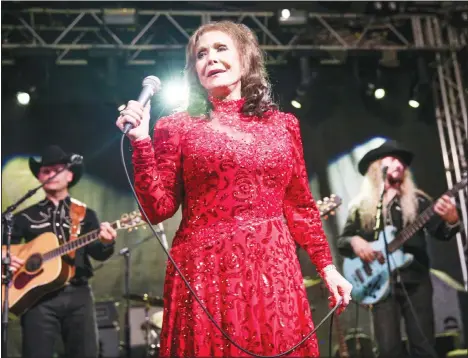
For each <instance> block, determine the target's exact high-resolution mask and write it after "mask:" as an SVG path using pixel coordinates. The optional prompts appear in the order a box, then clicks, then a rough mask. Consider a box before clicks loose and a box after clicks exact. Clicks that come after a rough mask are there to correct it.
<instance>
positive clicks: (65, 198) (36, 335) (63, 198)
mask: <svg viewBox="0 0 468 358" xmlns="http://www.w3.org/2000/svg"><path fill="white" fill-rule="evenodd" d="M71 157H72V154H71V153H65V152H64V151H63V150H62V149H61V148H60V147H58V146H54V145H52V146H49V147H47V148H46V149H45V150H44V152H43V153H42V158H41V160H40V161H37V160H35V159H34V158H30V159H29V168H30V169H31V172H32V173H33V174H34V176H35V177H36V178H37V179H38V180H39V181H40V182H41V183H44V182H45V181H46V180H47V179H49V178H50V177H52V176H54V175H55V174H56V173H57V171H59V170H61V169H63V168H64V167H65V165H66V164H67V163H70V161H71ZM82 174H83V165H82V164H81V163H80V164H74V165H73V166H71V167H70V168H69V169H65V170H64V171H62V172H61V173H60V174H59V175H57V176H56V177H55V178H54V179H52V181H50V182H49V183H46V184H45V185H44V187H43V189H44V192H45V195H46V198H45V199H44V200H42V201H40V202H39V203H37V204H35V205H33V206H30V207H28V208H27V209H25V210H23V211H21V212H19V213H17V214H16V215H15V217H14V227H13V235H12V238H11V242H12V244H19V243H20V242H21V239H24V241H25V242H29V241H31V240H34V239H35V238H36V237H37V236H39V235H40V234H43V233H45V232H53V233H54V234H55V235H56V236H57V238H58V239H59V241H61V242H66V241H67V240H68V239H69V228H70V208H69V206H70V202H71V198H70V194H69V192H68V190H69V188H70V187H72V186H73V185H75V184H76V183H78V181H79V180H80V178H81V176H82ZM96 229H100V239H101V240H98V241H95V242H93V243H92V244H90V245H88V246H85V247H83V248H81V249H78V250H77V251H76V253H75V259H74V266H75V276H74V277H73V278H72V279H71V281H70V282H69V284H67V285H66V286H65V287H63V288H61V289H59V290H57V291H54V292H53V293H52V294H48V295H46V296H44V297H43V298H41V299H40V301H39V302H38V303H37V304H35V305H34V306H32V307H31V308H30V309H29V310H28V311H26V313H24V314H23V315H22V316H21V327H22V333H23V344H22V347H23V354H22V357H26V358H28V357H34V358H46V357H47V358H50V357H52V356H53V354H54V344H55V341H56V339H57V338H58V337H60V336H61V337H62V338H63V341H64V347H65V354H66V357H76V358H78V357H79V358H83V357H86V358H88V357H89V358H91V357H97V356H98V344H97V325H96V318H95V311H94V300H93V296H92V292H91V289H90V286H89V285H88V280H89V278H90V277H91V276H92V274H93V272H92V266H91V263H90V260H89V256H91V257H92V258H93V259H95V260H99V261H104V260H106V259H108V258H109V257H110V256H111V255H112V254H113V252H114V239H115V237H116V231H115V230H114V229H113V228H112V227H111V226H110V224H109V223H101V224H99V221H98V218H97V216H96V213H95V212H94V211H93V210H91V209H89V208H86V215H85V218H84V219H83V221H82V222H81V233H80V234H85V233H87V232H90V231H93V230H96ZM23 263H24V262H22V261H21V260H20V259H19V258H17V257H12V264H11V268H12V271H13V272H15V271H16V270H18V269H19V267H21V265H22V264H23Z"/></svg>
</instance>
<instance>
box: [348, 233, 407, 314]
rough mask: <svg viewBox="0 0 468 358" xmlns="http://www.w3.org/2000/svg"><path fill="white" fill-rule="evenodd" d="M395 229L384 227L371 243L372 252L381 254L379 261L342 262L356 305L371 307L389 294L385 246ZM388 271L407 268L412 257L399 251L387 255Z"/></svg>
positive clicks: (392, 238) (354, 260)
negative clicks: (376, 238) (377, 237)
mask: <svg viewBox="0 0 468 358" xmlns="http://www.w3.org/2000/svg"><path fill="white" fill-rule="evenodd" d="M395 233H396V228H395V227H393V226H386V227H385V228H384V230H383V231H381V232H380V235H379V239H378V240H376V241H374V242H371V243H370V244H371V246H372V248H373V249H374V251H378V252H381V253H382V255H381V256H380V257H381V259H376V260H374V261H372V262H370V263H367V262H364V261H362V260H361V259H360V258H359V257H354V258H346V259H345V260H344V261H343V275H344V277H345V278H346V279H347V280H348V281H349V282H350V283H351V284H352V285H353V290H352V291H351V297H352V298H353V300H355V301H356V302H358V303H361V304H365V305H372V304H375V303H377V302H379V301H381V300H383V299H384V298H385V297H386V296H387V295H388V294H389V293H390V280H389V278H390V277H389V274H388V267H387V263H386V257H387V255H386V246H385V238H386V239H387V244H390V243H391V242H392V241H393V240H394V239H395ZM384 235H385V236H384ZM389 260H390V271H391V272H393V271H394V270H396V269H397V268H403V267H406V266H408V265H409V264H410V263H411V262H412V261H413V255H411V254H407V253H404V252H403V251H402V250H401V249H399V250H396V251H394V252H391V253H390V254H389Z"/></svg>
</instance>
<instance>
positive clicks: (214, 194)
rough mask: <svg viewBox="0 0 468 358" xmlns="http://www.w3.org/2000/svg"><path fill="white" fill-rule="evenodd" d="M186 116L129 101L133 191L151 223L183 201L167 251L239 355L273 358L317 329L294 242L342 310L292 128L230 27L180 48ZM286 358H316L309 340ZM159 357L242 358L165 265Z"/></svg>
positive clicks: (248, 34)
mask: <svg viewBox="0 0 468 358" xmlns="http://www.w3.org/2000/svg"><path fill="white" fill-rule="evenodd" d="M186 78H187V80H188V84H189V88H190V99H189V104H188V109H187V111H181V112H177V113H174V114H172V115H170V116H168V117H164V118H161V119H159V120H158V121H157V123H156V128H155V132H154V138H153V141H151V138H150V137H149V135H148V132H149V117H150V115H149V106H147V107H146V108H143V107H142V105H141V104H139V103H138V102H135V101H130V102H128V104H127V106H126V108H125V109H124V110H123V111H122V112H121V115H120V117H119V118H118V119H117V126H118V127H119V128H120V129H122V128H123V126H124V124H125V123H131V124H132V125H133V127H134V128H133V129H132V130H130V131H129V132H128V134H127V135H128V137H129V138H130V140H131V142H132V146H133V157H132V161H133V166H134V172H135V187H136V191H137V194H138V197H139V199H140V200H141V203H142V205H143V208H144V210H145V212H146V213H147V214H148V216H149V218H150V220H151V223H152V224H156V223H159V222H161V221H163V220H165V219H167V218H169V217H171V216H172V215H174V213H175V212H176V210H177V209H178V207H179V205H180V204H182V221H181V224H180V227H179V229H178V231H177V233H176V235H175V237H174V240H173V245H172V248H171V254H172V256H173V257H174V259H175V261H176V263H177V265H179V267H180V268H181V271H182V273H183V275H184V276H185V277H186V278H187V279H188V281H189V282H190V285H191V286H192V287H193V289H194V291H195V292H196V294H197V295H198V296H199V297H200V298H201V300H202V302H203V304H204V305H205V306H206V307H207V309H208V311H209V312H210V313H211V314H212V315H213V317H214V318H215V320H216V321H217V322H218V323H219V325H220V326H221V327H222V328H223V329H224V330H225V331H226V332H227V333H228V334H229V336H230V337H232V339H233V340H234V341H235V342H236V343H238V344H240V346H242V347H243V348H245V349H247V350H250V351H252V352H255V353H256V354H262V355H271V354H278V353H281V352H284V351H286V350H287V349H289V348H291V347H292V346H293V345H295V344H296V343H298V342H299V341H301V339H302V338H303V337H304V336H305V335H306V334H308V333H309V332H310V331H311V330H313V328H314V325H313V322H312V318H311V313H310V308H309V302H308V300H307V295H306V292H305V288H304V285H303V277H302V274H301V269H300V266H299V261H298V259H297V256H296V251H295V241H297V242H298V243H299V244H300V245H301V246H302V247H303V248H304V249H305V250H306V251H307V253H308V254H309V255H310V258H311V260H312V262H313V263H314V264H315V266H316V267H317V270H318V272H319V273H320V275H321V276H322V278H323V279H324V281H325V283H326V284H327V286H328V288H329V290H330V292H331V297H330V301H331V303H332V304H334V303H335V302H337V300H338V299H339V298H340V297H343V308H344V307H345V306H346V305H348V303H349V300H350V293H351V288H352V287H351V284H350V283H348V282H347V281H346V280H345V279H344V278H343V277H342V276H341V275H340V274H339V273H338V271H337V270H336V269H335V267H334V266H333V265H332V257H331V254H330V249H329V246H328V242H327V239H326V237H325V234H324V231H323V229H322V223H321V221H320V215H319V211H318V210H317V207H316V205H315V202H314V199H313V198H312V195H311V193H310V190H309V183H308V178H307V173H306V168H305V163H304V158H303V149H302V142H301V138H300V131H299V123H298V121H297V119H296V118H295V117H294V116H293V115H291V114H286V113H282V112H280V111H278V110H277V109H276V106H275V105H274V103H273V102H272V100H271V98H270V84H269V83H268V79H267V74H266V71H265V65H264V60H263V56H262V52H261V50H260V47H259V45H258V42H257V40H256V38H255V36H254V34H253V33H252V31H251V30H250V29H248V28H247V27H246V26H244V25H239V24H235V23H232V22H227V21H223V22H219V23H212V24H207V25H203V26H201V27H200V28H199V29H198V30H196V31H195V33H194V34H193V36H192V37H191V38H190V41H189V44H188V46H187V50H186ZM291 355H292V356H295V357H297V356H301V357H319V350H318V344H317V339H316V336H315V335H313V336H312V337H311V338H310V339H308V340H307V341H306V342H305V343H304V344H302V345H301V346H300V347H299V348H297V349H296V350H295V351H294V352H293V353H292V354H291ZM160 356H161V357H221V356H224V357H229V356H231V357H232V356H235V357H240V356H247V355H246V354H245V353H243V352H242V351H241V350H239V349H238V348H236V347H235V346H234V345H233V344H231V343H230V342H229V340H227V339H226V338H225V337H224V336H223V335H222V334H221V333H220V332H219V330H218V329H217V328H216V327H215V325H214V324H213V323H212V322H211V321H210V320H209V318H208V317H207V315H206V314H205V313H204V311H203V310H202V308H201V307H200V305H199V304H198V302H197V301H196V300H195V299H194V298H193V297H192V295H191V293H190V292H189V290H188V289H187V287H186V285H185V283H184V282H183V280H182V279H181V277H180V275H179V274H178V273H177V271H176V270H175V269H174V266H173V265H172V264H171V263H170V262H169V263H168V266H167V272H166V280H165V286H164V320H163V328H162V333H161V351H160Z"/></svg>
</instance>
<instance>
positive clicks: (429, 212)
mask: <svg viewBox="0 0 468 358" xmlns="http://www.w3.org/2000/svg"><path fill="white" fill-rule="evenodd" d="M466 185H467V176H466V173H465V175H464V178H463V179H462V180H461V181H460V182H458V183H456V184H455V185H454V186H453V188H451V189H450V190H448V191H446V192H445V194H444V195H448V196H454V195H455V194H456V193H457V192H458V191H459V190H462V189H463V188H465V187H466ZM434 215H435V212H434V205H431V206H429V207H428V208H427V209H426V210H424V211H423V212H422V213H421V214H420V215H419V216H418V217H417V218H416V220H415V221H414V222H413V223H412V224H410V225H408V226H406V227H405V228H404V229H403V230H401V231H400V232H399V233H398V234H397V232H396V231H397V230H396V228H395V227H393V226H391V225H388V226H385V227H384V229H383V230H382V232H380V234H379V238H378V240H376V241H374V242H372V243H371V246H372V248H373V249H374V251H378V252H381V253H382V255H379V259H377V260H374V261H372V262H363V261H362V260H361V259H360V258H359V257H354V258H345V259H344V261H343V274H344V277H345V278H346V279H347V280H348V281H349V282H350V283H351V284H352V285H353V290H352V291H351V296H352V298H353V300H355V301H356V302H358V303H362V304H365V305H372V304H375V303H377V302H379V301H381V300H383V299H384V298H385V297H387V296H388V294H389V293H390V280H389V278H390V277H389V272H388V267H387V263H386V260H385V258H386V257H387V254H386V249H385V246H386V245H385V238H386V239H387V244H388V257H389V261H390V271H391V272H393V271H395V270H396V269H399V268H403V267H406V266H408V265H409V264H411V262H412V261H413V255H411V254H409V253H405V252H403V250H401V249H400V248H401V246H402V245H403V244H404V243H405V242H406V241H407V240H408V239H410V238H411V237H412V236H413V235H414V234H415V233H416V232H417V231H419V230H420V229H421V228H423V226H424V225H425V224H426V223H427V222H428V221H429V220H430V219H431V218H432V217H433V216H434Z"/></svg>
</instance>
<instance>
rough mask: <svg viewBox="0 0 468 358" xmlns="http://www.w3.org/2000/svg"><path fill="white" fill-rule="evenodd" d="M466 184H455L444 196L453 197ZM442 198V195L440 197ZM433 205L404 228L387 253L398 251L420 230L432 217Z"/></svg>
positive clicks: (461, 182)
mask: <svg viewBox="0 0 468 358" xmlns="http://www.w3.org/2000/svg"><path fill="white" fill-rule="evenodd" d="M466 184H467V180H466V178H465V179H464V180H462V181H460V182H458V183H456V184H455V185H454V186H453V188H452V189H450V190H447V191H446V192H445V194H444V195H448V196H454V195H455V194H456V193H457V192H458V191H459V190H461V189H463V188H464V187H465V186H466ZM442 196H443V195H442ZM434 214H435V211H434V204H432V205H431V206H429V207H428V208H427V209H425V210H424V211H423V212H422V213H421V214H420V215H419V216H418V217H417V218H416V220H415V221H414V222H413V223H412V224H411V225H408V226H407V227H405V228H404V229H403V230H402V231H401V232H400V233H399V234H398V235H397V237H396V238H395V240H393V241H392V242H391V243H390V244H389V245H388V251H389V252H390V253H392V252H394V251H396V250H398V249H399V248H400V247H401V246H402V245H403V244H404V243H405V241H407V240H408V239H410V238H411V237H412V236H413V235H414V234H415V233H416V232H418V231H419V230H421V229H422V228H423V226H424V225H426V224H427V222H428V221H429V220H430V219H431V218H432V217H433V216H434Z"/></svg>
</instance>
